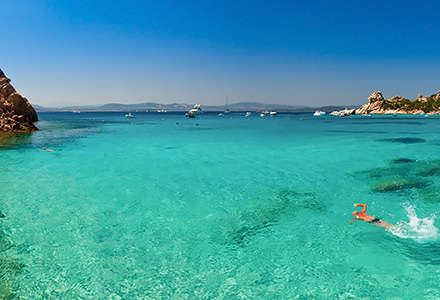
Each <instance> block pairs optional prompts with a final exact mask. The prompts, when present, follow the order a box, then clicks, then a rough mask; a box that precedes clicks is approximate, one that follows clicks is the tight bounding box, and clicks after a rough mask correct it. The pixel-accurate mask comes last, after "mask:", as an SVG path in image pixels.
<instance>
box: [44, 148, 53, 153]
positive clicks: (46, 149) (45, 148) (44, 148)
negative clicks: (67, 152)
mask: <svg viewBox="0 0 440 300" xmlns="http://www.w3.org/2000/svg"><path fill="white" fill-rule="evenodd" d="M43 150H46V151H51V152H53V150H52V149H47V148H43Z"/></svg>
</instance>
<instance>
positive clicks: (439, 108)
mask: <svg viewBox="0 0 440 300" xmlns="http://www.w3.org/2000/svg"><path fill="white" fill-rule="evenodd" d="M438 113H440V91H439V92H438V93H437V94H433V95H431V96H429V97H427V96H422V95H420V94H419V95H418V96H417V99H415V100H409V99H405V98H403V97H401V96H394V97H392V98H391V99H386V98H385V97H384V96H383V95H382V93H381V92H380V91H376V92H374V93H372V94H371V95H370V97H368V103H367V104H365V105H363V106H361V107H360V108H358V109H357V110H356V114H438Z"/></svg>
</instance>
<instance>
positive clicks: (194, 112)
mask: <svg viewBox="0 0 440 300" xmlns="http://www.w3.org/2000/svg"><path fill="white" fill-rule="evenodd" d="M202 114H203V110H202V108H201V107H200V104H196V105H194V107H193V108H191V109H190V110H189V111H188V112H187V113H186V116H187V117H189V118H194V117H195V116H196V115H202Z"/></svg>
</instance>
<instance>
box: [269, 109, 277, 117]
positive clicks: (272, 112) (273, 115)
mask: <svg viewBox="0 0 440 300" xmlns="http://www.w3.org/2000/svg"><path fill="white" fill-rule="evenodd" d="M276 115H277V112H276V111H275V110H273V109H272V110H271V111H270V116H271V117H275V116H276Z"/></svg>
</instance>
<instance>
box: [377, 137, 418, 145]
mask: <svg viewBox="0 0 440 300" xmlns="http://www.w3.org/2000/svg"><path fill="white" fill-rule="evenodd" d="M380 141H382V142H391V143H401V144H418V143H425V142H426V140H425V139H421V138H412V137H408V138H393V139H381V140H380Z"/></svg>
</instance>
